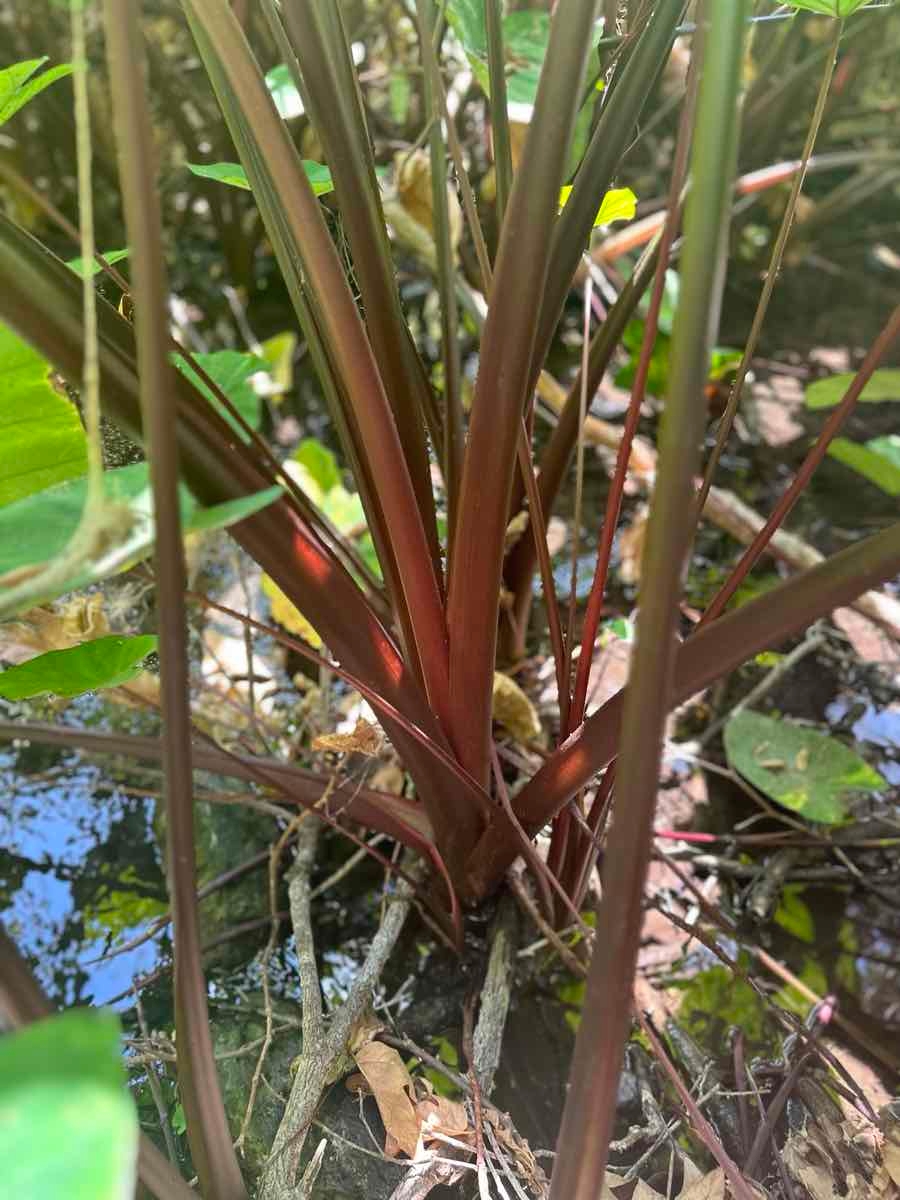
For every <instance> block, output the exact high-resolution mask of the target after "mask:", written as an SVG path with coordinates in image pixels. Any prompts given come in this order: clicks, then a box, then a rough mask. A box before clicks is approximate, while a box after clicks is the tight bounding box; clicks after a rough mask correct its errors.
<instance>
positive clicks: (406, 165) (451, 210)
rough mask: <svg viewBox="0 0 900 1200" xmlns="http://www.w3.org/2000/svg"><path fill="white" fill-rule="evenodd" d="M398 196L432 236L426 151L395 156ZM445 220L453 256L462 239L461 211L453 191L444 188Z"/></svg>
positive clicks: (429, 161) (428, 169)
mask: <svg viewBox="0 0 900 1200" xmlns="http://www.w3.org/2000/svg"><path fill="white" fill-rule="evenodd" d="M396 163H397V195H398V197H399V199H400V203H401V204H402V205H403V207H404V208H405V209H406V211H407V213H409V215H410V216H411V217H412V219H413V220H414V221H416V222H418V224H419V225H421V226H422V227H423V228H424V229H427V230H428V232H429V233H430V234H431V235H432V236H434V206H433V203H432V200H433V197H432V194H431V155H430V154H429V153H428V152H427V151H425V150H414V151H413V152H412V153H411V154H410V153H407V152H406V151H405V150H404V151H401V152H400V153H398V154H397V156H396ZM447 218H448V224H449V226H450V244H451V246H452V248H453V253H454V254H456V250H457V247H458V246H459V239H460V237H461V236H462V225H463V218H462V208H461V207H460V203H459V200H458V198H457V195H456V191H455V189H454V188H452V187H450V186H449V184H448V185H447Z"/></svg>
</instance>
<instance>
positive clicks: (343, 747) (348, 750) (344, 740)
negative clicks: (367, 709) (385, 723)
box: [312, 717, 381, 758]
mask: <svg viewBox="0 0 900 1200" xmlns="http://www.w3.org/2000/svg"><path fill="white" fill-rule="evenodd" d="M312 748H313V750H331V751H333V752H335V753H338V754H365V755H366V756H367V757H368V758H374V757H375V755H376V754H377V753H378V752H379V750H380V749H381V738H380V737H379V736H378V731H377V730H376V728H375V726H374V725H371V724H369V722H368V721H367V720H366V719H365V717H360V718H359V720H358V721H357V722H356V728H355V729H354V730H353V732H352V733H322V734H320V735H319V736H318V737H317V738H314V739H313V744H312Z"/></svg>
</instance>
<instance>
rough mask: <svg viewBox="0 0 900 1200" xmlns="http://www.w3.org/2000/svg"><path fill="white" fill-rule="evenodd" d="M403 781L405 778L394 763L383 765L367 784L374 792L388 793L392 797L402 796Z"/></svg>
mask: <svg viewBox="0 0 900 1200" xmlns="http://www.w3.org/2000/svg"><path fill="white" fill-rule="evenodd" d="M405 779H406V776H405V775H404V774H403V771H402V770H401V769H400V767H398V766H397V764H396V763H385V764H384V766H383V767H379V768H378V770H377V771H375V772H374V774H373V775H372V778H371V780H370V781H369V782H370V785H371V787H373V788H374V789H375V791H376V792H390V793H391V795H392V796H402V795H403V784H404V781H405Z"/></svg>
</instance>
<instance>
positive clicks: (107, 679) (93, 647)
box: [0, 636, 156, 700]
mask: <svg viewBox="0 0 900 1200" xmlns="http://www.w3.org/2000/svg"><path fill="white" fill-rule="evenodd" d="M155 650H156V638H155V637H151V636H143V637H115V636H111V637H102V638H95V639H94V640H93V641H90V642H82V643H81V645H80V646H72V647H70V648H69V649H68V650H50V651H48V652H47V653H46V654H39V655H38V656H37V657H36V658H31V659H29V660H28V662H24V663H20V664H19V665H18V666H16V667H9V668H8V669H7V670H6V671H0V696H2V697H3V698H4V699H5V700H27V699H30V698H31V697H32V696H80V695H82V693H84V692H96V691H98V690H99V689H100V688H112V687H118V686H119V684H121V683H128V682H129V681H130V680H132V679H136V678H137V676H138V675H140V673H141V671H142V670H143V663H144V659H145V658H146V657H147V655H148V654H152V653H153V652H154V651H155Z"/></svg>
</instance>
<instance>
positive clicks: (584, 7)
mask: <svg viewBox="0 0 900 1200" xmlns="http://www.w3.org/2000/svg"><path fill="white" fill-rule="evenodd" d="M594 8H595V5H594V3H584V4H577V5H574V6H572V8H571V10H569V9H567V10H566V12H565V14H561V13H559V12H558V13H557V14H556V16H555V17H554V18H553V20H552V22H551V25H550V40H549V43H548V46H547V54H546V57H545V60H544V66H543V69H542V71H541V77H540V82H539V85H538V95H537V100H536V103H535V108H534V116H533V118H532V121H531V124H530V126H529V132H528V138H527V141H526V144H525V149H524V152H523V159H522V164H521V167H520V168H519V170H518V171H517V172H516V175H515V179H514V182H513V189H512V194H511V196H510V199H509V204H508V206H507V210H506V217H505V219H504V222H503V229H502V231H501V235H500V246H499V250H498V252H497V262H496V270H495V272H494V280H493V284H492V285H491V301H490V308H489V310H488V315H487V320H486V321H485V326H484V336H483V338H482V343H481V360H480V365H479V369H478V379H477V382H476V386H475V397H474V399H473V402H472V412H471V417H470V421H469V437H468V442H467V445H466V452H465V461H464V464H463V474H462V484H461V488H460V497H459V514H458V518H457V523H456V530H455V534H454V542H453V558H452V560H451V563H450V579H449V584H448V588H447V624H448V628H449V637H450V705H451V712H452V740H453V744H454V748H455V750H456V751H457V754H458V756H459V760H460V762H461V763H462V764H463V766H465V768H466V769H467V770H468V771H469V773H470V774H471V775H472V776H473V777H474V778H475V779H477V780H478V782H479V783H481V784H482V785H485V784H487V782H488V780H489V778H490V757H491V756H490V745H491V690H492V689H491V684H492V680H493V673H494V661H495V657H496V646H497V626H498V622H497V619H496V616H497V607H498V600H499V596H500V583H501V575H502V570H503V542H504V536H505V533H506V527H507V524H508V514H509V499H510V494H511V491H512V484H513V476H514V473H515V468H516V456H517V446H518V441H519V435H520V422H521V418H522V415H523V413H524V411H525V408H526V404H527V401H528V398H529V391H530V388H529V383H530V368H531V351H532V347H533V345H534V340H535V333H536V326H537V321H538V316H539V313H540V308H541V303H542V299H543V292H544V287H545V284H546V281H547V276H548V270H549V264H550V238H549V237H548V236H547V231H548V229H549V228H550V227H551V226H552V225H553V223H554V221H555V220H556V217H557V211H558V205H559V186H560V183H561V182H562V177H563V173H564V170H565V160H566V153H567V148H568V145H569V139H570V134H571V131H572V128H573V126H574V123H575V117H576V113H577V108H578V103H579V98H580V97H579V92H580V87H581V80H582V78H583V76H584V68H585V64H586V62H587V56H588V52H589V46H590V32H591V28H592V26H593V15H594Z"/></svg>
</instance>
